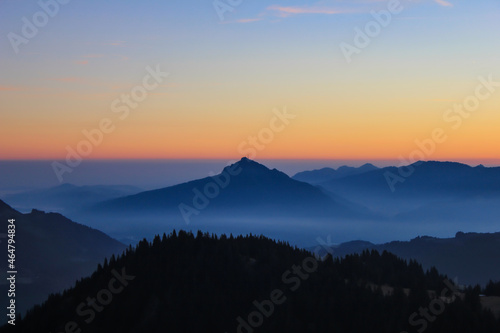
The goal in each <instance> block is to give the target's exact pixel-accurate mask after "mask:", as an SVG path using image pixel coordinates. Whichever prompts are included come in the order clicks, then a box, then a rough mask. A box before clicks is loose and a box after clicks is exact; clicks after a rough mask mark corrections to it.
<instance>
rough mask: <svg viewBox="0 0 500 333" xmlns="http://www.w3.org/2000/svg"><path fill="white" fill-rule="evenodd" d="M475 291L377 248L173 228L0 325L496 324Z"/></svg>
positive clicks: (429, 328) (35, 328)
mask: <svg viewBox="0 0 500 333" xmlns="http://www.w3.org/2000/svg"><path fill="white" fill-rule="evenodd" d="M479 292H480V291H479V290H474V289H469V290H467V291H466V292H465V293H460V292H459V291H458V290H457V289H456V288H455V287H454V286H453V285H452V284H451V283H450V282H449V281H447V280H446V277H445V276H442V275H440V274H439V273H438V272H437V271H436V270H435V269H432V270H430V271H428V272H424V271H423V270H422V267H421V265H419V264H418V263H416V262H415V261H411V262H409V263H408V262H406V261H403V260H401V259H398V258H397V257H396V256H394V255H392V254H390V253H387V252H384V253H382V254H379V253H378V252H376V251H372V252H364V253H363V254H361V255H354V256H348V257H346V258H344V259H342V260H331V259H327V260H324V261H321V260H318V259H317V258H315V257H314V256H313V254H312V253H310V252H307V251H304V250H299V249H297V248H292V247H290V246H289V245H288V244H285V243H276V242H274V241H271V240H269V239H267V238H265V237H262V236H261V237H254V236H247V237H242V236H239V237H236V238H234V237H233V236H230V237H226V236H224V235H222V236H221V237H220V239H219V238H218V237H216V236H213V235H212V236H210V235H208V234H205V235H203V234H201V232H199V233H198V234H197V236H196V237H194V236H193V234H191V233H186V232H184V231H180V232H179V234H178V235H177V234H176V233H175V231H174V233H173V234H172V235H170V236H168V237H167V236H165V235H163V238H160V237H159V236H157V237H155V239H154V240H153V242H152V243H149V242H147V241H145V240H144V241H142V242H140V243H139V244H138V246H137V247H136V248H135V250H133V249H132V248H129V249H128V250H127V252H126V253H125V254H124V255H122V256H120V257H118V258H117V259H116V260H115V259H113V260H110V261H109V263H106V264H104V265H103V266H102V267H101V266H100V267H99V268H98V269H97V271H96V272H94V273H93V274H92V276H91V277H89V278H85V279H83V280H81V281H79V282H78V283H77V284H76V286H75V287H74V288H72V289H70V290H67V291H65V292H64V293H63V294H58V295H54V296H51V297H50V298H49V299H48V300H47V301H46V302H45V303H44V304H43V305H42V306H37V307H36V308H34V309H33V310H32V311H30V313H29V314H27V315H26V317H25V318H24V319H23V320H20V321H18V322H17V323H16V326H15V327H3V328H1V329H0V331H2V332H23V333H30V332H37V333H38V332H65V331H72V332H79V331H80V330H81V331H82V332H96V333H100V332H120V333H129V332H151V333H155V332H257V331H258V332H292V333H295V332H300V333H303V332H329V333H330V332H349V333H358V332H359V333H361V332H363V333H365V332H373V333H382V332H383V333H386V332H401V331H412V332H413V331H414V330H416V329H418V330H420V331H423V330H425V331H426V332H429V333H435V332H439V333H448V332H453V333H465V332H466V333H470V332H486V333H490V332H491V333H492V332H498V331H499V330H500V323H499V322H498V320H496V319H495V318H494V316H493V315H492V314H491V313H490V312H487V311H485V310H483V309H482V308H481V304H480V300H479V296H478V293H479ZM437 297H439V298H437ZM431 299H432V300H433V301H432V303H431ZM438 306H439V307H438ZM419 309H420V310H419ZM424 310H425V311H424ZM437 310H438V311H437ZM418 311H420V312H418ZM422 311H424V312H422ZM424 318H427V319H424ZM429 318H431V319H429Z"/></svg>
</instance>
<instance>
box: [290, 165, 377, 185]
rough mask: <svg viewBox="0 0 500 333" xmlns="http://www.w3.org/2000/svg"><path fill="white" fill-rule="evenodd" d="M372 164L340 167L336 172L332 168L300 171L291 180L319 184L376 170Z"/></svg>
mask: <svg viewBox="0 0 500 333" xmlns="http://www.w3.org/2000/svg"><path fill="white" fill-rule="evenodd" d="M377 169H378V168H377V167H376V166H374V165H373V164H370V163H366V164H364V165H362V166H360V167H359V168H355V167H350V166H341V167H340V168H338V169H337V170H335V169H332V168H323V169H319V170H312V171H302V172H299V173H297V174H295V175H294V176H293V177H292V178H293V179H295V180H298V181H301V182H306V183H310V184H319V183H323V182H326V181H329V180H333V179H339V178H343V177H347V176H352V175H358V174H362V173H365V172H368V171H372V170H377Z"/></svg>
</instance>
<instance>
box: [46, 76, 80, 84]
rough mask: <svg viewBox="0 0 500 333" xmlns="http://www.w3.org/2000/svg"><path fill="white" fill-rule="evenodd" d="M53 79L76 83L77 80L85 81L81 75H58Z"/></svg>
mask: <svg viewBox="0 0 500 333" xmlns="http://www.w3.org/2000/svg"><path fill="white" fill-rule="evenodd" d="M51 80H53V81H58V82H64V83H76V82H80V83H81V82H83V79H82V78H80V77H73V76H72V77H56V78H53V79H51Z"/></svg>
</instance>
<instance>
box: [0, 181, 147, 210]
mask: <svg viewBox="0 0 500 333" xmlns="http://www.w3.org/2000/svg"><path fill="white" fill-rule="evenodd" d="M140 191H141V189H140V188H138V187H134V186H126V185H95V186H76V185H72V184H62V185H59V186H55V187H50V188H46V189H37V190H28V191H23V192H20V193H15V194H7V195H4V196H3V197H2V199H3V200H5V201H7V202H9V203H10V204H11V205H12V206H14V207H16V208H17V209H18V210H21V211H29V210H31V208H33V207H35V208H37V209H40V210H45V211H56V212H59V213H68V212H73V211H75V210H78V209H81V208H83V207H86V206H90V205H94V204H96V203H98V202H101V201H104V200H109V199H113V198H118V197H122V196H125V195H130V194H135V193H138V192H140Z"/></svg>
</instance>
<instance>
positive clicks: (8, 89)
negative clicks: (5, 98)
mask: <svg viewBox="0 0 500 333" xmlns="http://www.w3.org/2000/svg"><path fill="white" fill-rule="evenodd" d="M18 90H21V88H20V87H16V86H2V85H0V91H18Z"/></svg>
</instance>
